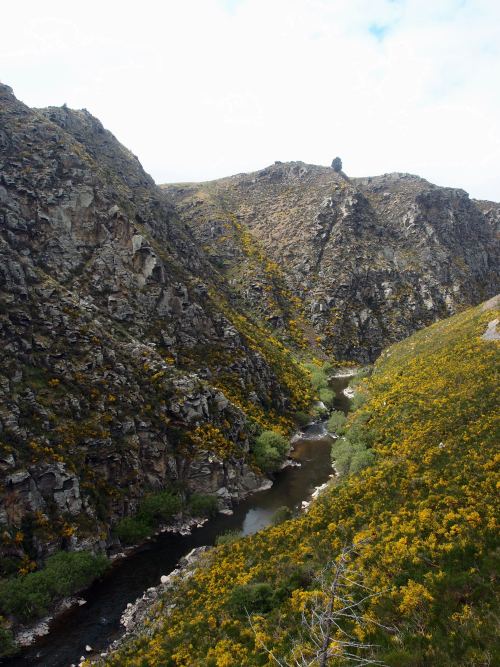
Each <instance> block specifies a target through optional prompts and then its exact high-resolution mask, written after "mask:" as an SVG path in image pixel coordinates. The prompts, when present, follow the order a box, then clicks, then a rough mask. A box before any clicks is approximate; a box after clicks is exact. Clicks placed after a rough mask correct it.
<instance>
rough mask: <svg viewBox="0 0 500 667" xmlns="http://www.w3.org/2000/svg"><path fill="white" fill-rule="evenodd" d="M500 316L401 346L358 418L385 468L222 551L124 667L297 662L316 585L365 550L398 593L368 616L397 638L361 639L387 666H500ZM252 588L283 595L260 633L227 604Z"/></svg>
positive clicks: (370, 579) (441, 329) (367, 563)
mask: <svg viewBox="0 0 500 667" xmlns="http://www.w3.org/2000/svg"><path fill="white" fill-rule="evenodd" d="M494 317H498V311H497V312H495V311H494V310H491V309H490V310H486V311H485V310H483V309H482V308H481V307H478V308H475V309H472V310H469V311H466V312H465V313H462V314H460V315H458V316H455V317H453V318H451V319H449V320H445V321H443V322H440V323H438V324H436V325H434V326H432V327H430V328H428V329H425V330H423V331H421V332H419V333H417V334H416V335H414V336H412V337H411V338H409V339H408V340H406V341H404V342H402V343H400V344H398V345H395V346H393V347H391V348H390V349H389V351H387V352H386V353H385V354H384V355H383V356H382V358H381V359H380V360H379V362H378V363H377V365H376V369H375V372H374V374H373V376H372V378H371V379H370V380H369V384H368V386H367V389H366V390H367V393H368V401H367V403H366V404H365V405H364V406H363V407H362V408H361V409H360V412H358V413H356V415H354V419H355V420H357V421H358V422H359V421H364V420H366V419H367V418H369V421H368V427H367V428H369V429H370V431H371V433H372V437H373V438H374V443H375V444H374V448H375V449H376V451H377V454H378V456H377V459H376V463H375V465H374V466H372V467H371V468H367V469H365V470H364V471H363V472H362V473H361V474H359V475H357V476H354V477H350V478H348V479H346V480H344V481H342V482H341V483H340V484H338V485H335V486H333V487H331V489H330V490H329V491H328V492H326V493H325V494H324V495H323V496H322V498H321V499H320V500H319V501H318V502H316V503H315V504H314V505H313V507H312V509H311V510H310V511H309V513H308V514H307V515H304V516H301V517H300V518H298V519H295V520H292V521H288V522H285V523H283V524H281V525H279V526H277V527H274V528H270V529H267V530H265V531H262V532H261V533H258V534H256V535H254V536H251V537H249V538H246V539H244V540H239V541H237V542H235V543H233V544H230V545H224V546H222V547H219V548H217V549H216V550H214V552H213V553H212V554H210V555H209V556H208V558H207V562H206V564H205V566H204V567H201V568H200V569H199V570H198V571H197V573H196V574H195V576H194V577H193V578H192V579H191V580H190V581H189V582H187V583H185V584H183V585H182V586H181V587H180V589H179V590H178V591H175V592H174V593H173V594H172V595H170V596H169V600H168V604H171V603H172V602H175V605H176V606H175V609H173V610H171V611H170V612H169V616H168V618H165V613H164V614H162V613H161V611H160V610H158V611H157V615H156V618H155V619H154V620H153V621H152V625H151V626H150V627H149V632H148V634H149V637H147V638H142V639H139V640H135V641H134V642H133V643H131V644H129V646H127V647H125V648H124V649H122V651H121V652H120V653H119V654H117V655H116V656H115V657H114V658H112V659H111V660H110V664H112V665H120V666H127V665H128V666H131V665H134V666H135V665H141V666H145V665H148V666H154V665H162V666H167V665H185V666H187V665H189V666H193V667H194V666H195V665H200V666H201V665H207V666H208V667H210V666H213V667H232V666H234V667H237V666H240V665H265V664H274V663H273V661H272V659H270V658H269V657H268V655H267V654H266V653H265V652H264V651H263V650H262V647H261V643H260V640H262V641H265V642H266V643H267V645H268V646H272V647H273V650H274V651H275V652H276V654H277V655H279V656H284V655H288V657H289V658H290V648H291V646H292V643H293V641H294V639H296V635H297V629H298V627H299V624H300V609H301V607H303V605H304V603H305V602H306V601H307V597H308V591H310V590H312V589H314V587H315V585H317V584H315V583H314V579H313V576H312V575H313V574H314V572H317V571H319V570H320V569H321V568H323V567H324V565H325V563H328V562H329V561H331V560H332V558H335V557H336V556H337V555H338V554H339V551H340V549H341V548H342V546H343V545H345V544H346V543H351V542H355V543H356V542H361V541H363V542H362V545H361V546H360V547H359V550H358V553H359V555H358V556H357V557H356V558H355V559H354V562H353V563H352V567H353V568H354V569H355V570H356V571H357V572H359V573H360V574H361V575H362V577H363V581H364V583H365V585H367V586H369V587H370V588H371V589H373V590H376V591H381V592H382V593H381V595H380V597H375V598H373V599H372V600H371V602H370V603H369V606H368V607H367V608H366V609H365V617H367V618H374V619H377V620H379V621H381V622H382V623H384V624H385V625H387V626H390V627H391V628H392V629H391V630H390V631H381V630H379V629H377V627H376V626H375V625H369V626H368V628H364V629H363V628H362V627H358V628H356V627H354V628H353V630H354V633H355V634H357V636H358V637H359V638H363V639H364V640H366V641H369V642H371V643H374V644H376V645H378V648H376V649H374V650H373V654H374V656H375V657H377V658H378V659H380V660H382V661H383V662H385V663H386V664H388V665H394V666H395V667H396V666H397V667H403V666H405V665H406V666H414V667H417V666H421V667H424V666H425V667H430V666H436V667H438V666H439V667H446V666H450V667H451V666H452V665H453V666H457V665H470V666H471V667H472V666H479V665H485V666H486V665H490V664H491V665H492V664H495V662H496V661H498V660H499V659H500V658H499V655H498V653H495V646H494V644H495V640H494V637H495V630H496V629H497V628H495V618H496V617H495V613H498V606H497V601H496V600H495V558H494V557H495V551H496V549H497V544H498V543H497V541H496V534H497V533H496V528H497V526H496V522H495V516H498V512H495V509H497V496H496V482H497V480H498V477H497V476H495V458H496V461H497V463H498V459H499V456H498V454H496V457H495V453H496V452H495V449H496V447H495V445H496V443H497V442H498V416H497V417H496V422H495V408H496V407H497V405H498V383H497V381H496V380H497V378H496V376H495V371H496V373H497V374H498V361H499V350H498V342H494V341H492V342H487V341H484V340H482V339H481V334H482V333H483V332H484V330H485V328H486V325H487V322H489V321H490V320H492V319H494ZM365 540H367V541H365ZM249 582H269V583H271V584H272V586H273V589H274V590H275V591H277V594H276V595H275V597H274V599H273V607H274V608H273V609H272V610H271V611H267V612H266V613H260V614H258V615H256V616H254V618H253V626H254V629H253V630H252V629H251V628H250V626H249V622H248V620H247V619H246V618H245V616H244V615H243V616H240V617H238V616H237V615H235V614H234V613H233V612H232V611H231V610H229V609H228V606H227V602H228V598H229V596H230V595H231V592H232V591H233V589H234V587H235V585H237V584H247V583H249ZM254 631H257V635H258V638H257V637H256V635H255V632H254ZM301 641H302V644H303V645H305V643H306V642H304V640H301ZM306 649H307V647H306ZM497 651H498V648H497ZM329 664H348V663H345V662H342V661H340V662H331V663H329ZM496 664H498V662H496Z"/></svg>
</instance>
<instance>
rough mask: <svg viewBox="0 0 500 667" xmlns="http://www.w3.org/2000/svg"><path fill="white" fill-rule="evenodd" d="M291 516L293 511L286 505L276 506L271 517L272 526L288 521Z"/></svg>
mask: <svg viewBox="0 0 500 667" xmlns="http://www.w3.org/2000/svg"><path fill="white" fill-rule="evenodd" d="M292 516H293V512H292V510H291V509H290V508H289V507H286V506H285V505H284V506H283V507H278V509H277V510H276V512H275V513H274V514H273V517H272V523H273V526H278V525H279V524H280V523H283V522H284V521H288V519H291V518H292Z"/></svg>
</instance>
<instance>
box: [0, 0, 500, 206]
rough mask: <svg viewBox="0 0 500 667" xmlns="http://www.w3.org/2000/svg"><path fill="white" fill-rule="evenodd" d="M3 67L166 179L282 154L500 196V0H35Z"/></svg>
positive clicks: (10, 79) (27, 94) (30, 96)
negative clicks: (93, 121)
mask: <svg viewBox="0 0 500 667" xmlns="http://www.w3.org/2000/svg"><path fill="white" fill-rule="evenodd" d="M2 14H3V21H2V22H3V25H4V31H3V35H2V42H1V44H0V68H1V69H0V73H1V77H2V80H3V81H4V82H6V83H8V84H9V85H11V86H12V87H13V88H14V90H15V92H16V94H17V96H18V97H19V98H20V99H22V100H23V101H25V102H26V103H27V104H30V105H31V106H45V105H49V104H62V103H64V102H66V103H67V104H68V105H69V106H73V107H78V108H79V107H86V108H87V109H89V110H90V111H91V112H92V113H94V114H95V115H96V116H98V117H99V118H100V119H101V120H102V121H103V123H104V124H105V125H106V126H107V127H108V128H109V129H111V130H112V131H113V132H114V133H115V134H116V135H117V137H118V138H119V139H120V140H121V141H122V142H123V143H124V144H125V145H127V146H128V147H130V148H131V149H132V150H133V151H134V152H135V153H136V154H137V155H138V156H139V158H140V159H141V161H142V163H143V165H144V166H145V168H146V170H147V171H149V172H150V173H151V174H152V175H153V177H154V178H155V179H156V180H157V182H164V181H172V180H204V179H209V178H215V177H218V176H223V175H228V174H231V173H235V172H238V171H249V170H253V169H258V168H261V167H263V166H265V165H267V164H269V163H270V162H273V161H274V160H291V159H302V160H304V161H307V162H316V163H322V164H328V163H329V162H330V160H331V158H332V157H333V156H334V155H336V154H339V155H341V157H342V158H343V160H344V165H345V169H346V171H347V173H348V174H350V175H353V176H356V175H366V174H376V173H382V172H386V171H409V172H414V173H419V174H420V175H422V176H424V177H426V178H428V179H429V180H431V181H434V182H436V183H438V184H442V185H453V186H457V187H463V188H465V189H466V190H468V191H469V192H470V193H471V195H472V196H475V197H484V198H490V199H497V200H500V179H498V178H497V174H498V171H499V165H500V131H499V129H498V118H499V117H500V87H499V86H498V81H499V79H500V53H499V46H498V44H500V34H499V26H500V4H499V3H498V2H497V1H496V0H469V1H468V2H467V1H463V0H462V1H459V0H434V1H431V0H396V1H394V0H393V1H391V0H178V1H175V2H174V1H173V0H166V1H160V0H158V1H154V0H143V2H142V3H137V2H136V1H135V2H131V1H129V0H126V1H122V2H118V1H116V2H115V1H110V0H108V1H107V2H97V1H96V0H88V1H87V2H86V3H83V4H82V3H68V2H62V1H56V0H46V2H45V3H39V2H37V1H35V0H24V2H23V3H17V4H14V3H9V6H6V7H4V8H3V12H2Z"/></svg>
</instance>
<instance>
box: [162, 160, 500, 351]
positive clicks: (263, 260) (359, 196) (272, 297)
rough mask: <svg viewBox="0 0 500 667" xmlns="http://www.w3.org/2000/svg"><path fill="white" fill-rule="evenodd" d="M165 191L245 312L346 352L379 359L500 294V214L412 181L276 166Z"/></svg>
mask: <svg viewBox="0 0 500 667" xmlns="http://www.w3.org/2000/svg"><path fill="white" fill-rule="evenodd" d="M163 188H164V190H165V191H166V192H168V194H169V195H170V196H171V197H172V198H173V200H174V202H175V203H176V205H177V207H178V209H179V210H180V211H181V214H182V219H183V220H184V221H185V222H186V223H187V224H188V225H189V226H190V228H191V230H192V231H193V234H194V236H195V237H196V238H197V239H198V240H199V242H200V244H202V245H203V247H204V249H205V250H206V252H207V253H208V255H209V256H210V258H211V260H212V264H213V265H214V266H216V267H217V268H218V270H220V271H221V272H223V273H224V274H225V275H226V276H227V278H228V280H229V282H230V285H231V286H232V289H233V290H234V292H235V293H236V294H237V295H238V296H239V297H240V299H241V300H242V303H244V304H245V306H246V307H247V308H249V309H252V310H253V311H255V312H258V313H259V314H260V315H261V316H264V317H267V318H268V319H269V320H270V321H271V322H272V323H273V324H274V325H275V326H284V327H285V329H288V328H290V327H289V326H287V323H289V322H290V320H292V330H293V329H294V328H295V329H298V332H299V334H300V333H301V332H302V333H304V334H305V339H306V340H312V339H313V338H316V337H317V338H318V342H320V343H321V344H322V345H323V347H324V348H325V349H327V350H328V352H329V353H333V354H334V355H335V356H336V357H337V358H339V359H356V360H358V361H363V362H364V361H368V360H373V359H375V358H376V357H377V355H378V354H379V353H380V351H381V350H382V349H383V348H384V347H385V346H386V345H387V344H389V343H391V342H394V341H397V340H401V339H403V338H405V337H406V336H408V335H409V334H411V333H412V332H413V331H415V330H417V329H419V328H421V327H423V326H425V325H428V324H430V323H432V322H433V321H435V320H436V319H439V318H442V317H446V316H448V315H450V314H452V313H454V312H456V311H457V310H459V309H460V308H463V307H464V306H468V305H473V304H476V303H478V302H480V301H481V300H483V299H485V298H487V297H489V296H492V295H493V294H495V293H496V291H498V289H499V286H498V278H497V269H498V243H497V240H496V238H495V227H496V226H497V224H498V222H497V220H498V209H497V208H495V205H494V204H491V205H490V206H488V205H487V204H488V202H474V201H472V200H470V199H469V197H468V195H467V194H466V193H465V192H464V191H463V190H454V189H452V188H440V187H437V186H435V185H432V184H431V183H428V182H427V181H425V180H423V179H421V178H418V177H417V176H412V175H410V174H388V175H385V176H377V177H374V178H362V179H360V178H358V179H349V178H347V177H346V176H345V175H344V174H343V173H338V172H336V171H334V170H333V169H328V168H326V167H318V166H314V165H308V164H304V163H303V162H290V163H280V162H277V163H275V164H274V165H272V166H270V167H268V168H266V169H263V170H261V171H258V172H255V173H252V174H241V175H237V176H232V177H230V178H224V179H221V180H218V181H211V182H208V183H201V184H179V185H166V186H163ZM311 326H312V327H314V330H312V331H311ZM295 338H296V339H298V337H297V335H296V336H295ZM298 342H300V341H298Z"/></svg>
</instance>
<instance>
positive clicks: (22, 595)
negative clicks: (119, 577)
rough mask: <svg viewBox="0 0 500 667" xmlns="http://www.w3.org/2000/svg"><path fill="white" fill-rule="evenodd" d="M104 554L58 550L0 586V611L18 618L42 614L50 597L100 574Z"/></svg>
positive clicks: (105, 562) (105, 564)
mask: <svg viewBox="0 0 500 667" xmlns="http://www.w3.org/2000/svg"><path fill="white" fill-rule="evenodd" d="M108 564H109V561H108V559H107V558H106V557H105V556H94V555H93V554H92V553H90V552H88V551H77V552H66V551H61V552H59V553H57V554H55V555H54V556H50V558H48V559H47V562H46V564H45V567H44V568H43V569H42V570H38V571H37V572H31V573H30V574H27V575H25V576H24V577H16V578H15V579H7V580H6V581H4V582H2V584H1V585H0V610H1V611H2V613H4V614H12V615H14V616H16V617H17V618H19V619H20V620H21V621H25V622H26V621H29V620H31V619H33V618H37V617H40V616H43V615H44V614H46V613H47V611H48V610H49V607H50V604H51V602H52V601H53V600H55V599H57V598H60V597H65V596H67V595H71V594H72V593H75V592H76V591H78V590H80V589H82V588H84V587H85V586H87V585H88V584H90V582H91V581H93V580H94V579H96V578H97V577H99V576H100V575H101V574H102V573H103V572H104V571H105V570H106V568H107V567H108Z"/></svg>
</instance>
